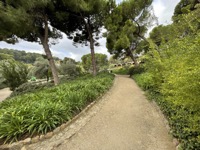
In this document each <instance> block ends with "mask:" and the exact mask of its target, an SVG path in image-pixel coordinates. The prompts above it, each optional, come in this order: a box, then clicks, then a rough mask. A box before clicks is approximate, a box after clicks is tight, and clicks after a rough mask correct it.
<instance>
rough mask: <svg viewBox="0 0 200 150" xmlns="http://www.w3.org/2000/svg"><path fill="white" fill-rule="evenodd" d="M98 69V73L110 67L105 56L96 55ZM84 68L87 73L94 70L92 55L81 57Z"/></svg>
mask: <svg viewBox="0 0 200 150" xmlns="http://www.w3.org/2000/svg"><path fill="white" fill-rule="evenodd" d="M95 58H96V68H97V71H99V70H103V69H106V68H107V66H108V58H107V55H105V54H100V53H96V54H95ZM81 60H82V66H83V68H84V69H85V70H86V71H87V72H90V71H91V70H92V58H91V54H86V55H83V56H82V57H81Z"/></svg>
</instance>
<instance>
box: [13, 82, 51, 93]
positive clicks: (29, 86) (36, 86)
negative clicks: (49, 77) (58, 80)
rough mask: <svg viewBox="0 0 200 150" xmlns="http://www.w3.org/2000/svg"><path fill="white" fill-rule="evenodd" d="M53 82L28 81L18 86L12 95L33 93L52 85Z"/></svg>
mask: <svg viewBox="0 0 200 150" xmlns="http://www.w3.org/2000/svg"><path fill="white" fill-rule="evenodd" d="M52 86H53V83H50V82H47V83H34V82H26V83H24V84H22V85H20V86H19V87H17V88H16V89H15V90H14V91H13V92H12V93H11V95H10V97H14V96H17V95H22V94H25V93H33V92H37V91H40V90H42V89H44V88H48V87H52Z"/></svg>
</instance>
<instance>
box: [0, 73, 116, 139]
mask: <svg viewBox="0 0 200 150" xmlns="http://www.w3.org/2000/svg"><path fill="white" fill-rule="evenodd" d="M113 79H114V76H113V75H111V74H100V75H98V76H96V77H92V78H79V79H76V80H73V81H71V82H68V83H66V84H61V85H58V86H56V87H52V88H46V89H43V90H40V91H37V93H36V92H35V93H28V94H24V95H19V96H16V97H13V98H11V99H8V100H6V101H3V102H2V103H0V124H1V126H0V139H1V140H2V141H5V142H13V141H16V140H19V139H21V138H23V137H24V136H27V135H29V136H32V135H37V134H45V133H47V132H48V131H51V130H53V129H55V128H56V127H57V126H59V125H61V124H62V123H64V122H66V121H68V120H69V119H70V118H72V116H73V115H75V114H76V113H77V112H79V111H80V110H82V109H83V108H84V107H85V106H86V105H87V104H88V103H89V102H91V101H93V100H95V99H96V98H97V97H98V96H100V95H101V94H103V93H104V92H105V91H107V90H108V89H109V88H110V87H111V85H112V82H113Z"/></svg>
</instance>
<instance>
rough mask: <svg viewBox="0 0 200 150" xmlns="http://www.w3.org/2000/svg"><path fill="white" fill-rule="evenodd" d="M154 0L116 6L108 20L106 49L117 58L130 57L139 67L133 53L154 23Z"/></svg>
mask: <svg viewBox="0 0 200 150" xmlns="http://www.w3.org/2000/svg"><path fill="white" fill-rule="evenodd" d="M151 3H152V0H145V1H144V0H139V1H134V0H126V1H123V2H121V3H120V4H119V5H118V6H116V7H115V8H114V9H113V10H112V11H111V13H110V14H109V17H108V18H107V19H106V23H105V27H106V29H107V31H108V32H107V33H106V34H105V36H106V37H107V43H106V47H107V48H108V51H109V52H110V53H111V54H114V55H115V56H116V57H119V58H120V57H124V56H129V57H131V59H132V60H133V61H134V63H135V65H137V64H138V63H137V61H136V55H135V54H134V53H133V52H134V51H135V50H136V49H137V47H138V45H139V43H140V42H141V41H142V40H145V41H146V39H145V37H144V35H145V33H146V31H147V26H148V25H149V24H150V23H151V21H152V14H151V6H150V5H151Z"/></svg>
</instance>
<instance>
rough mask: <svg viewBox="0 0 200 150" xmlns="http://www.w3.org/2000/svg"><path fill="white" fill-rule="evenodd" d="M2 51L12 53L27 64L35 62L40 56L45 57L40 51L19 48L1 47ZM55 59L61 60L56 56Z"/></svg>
mask: <svg viewBox="0 0 200 150" xmlns="http://www.w3.org/2000/svg"><path fill="white" fill-rule="evenodd" d="M0 53H3V54H8V55H11V56H12V57H13V58H14V59H15V60H17V61H21V62H24V63H27V64H33V63H34V62H35V61H36V58H38V57H44V56H43V55H42V54H38V53H30V52H25V51H19V50H12V49H6V48H5V49H1V48H0ZM54 59H55V60H59V58H57V57H55V58H54Z"/></svg>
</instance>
